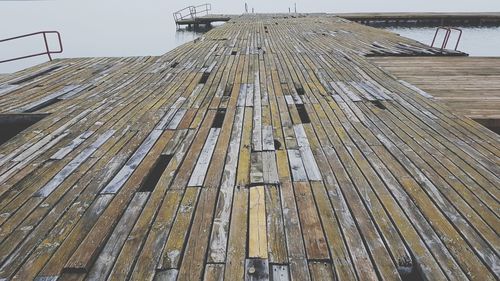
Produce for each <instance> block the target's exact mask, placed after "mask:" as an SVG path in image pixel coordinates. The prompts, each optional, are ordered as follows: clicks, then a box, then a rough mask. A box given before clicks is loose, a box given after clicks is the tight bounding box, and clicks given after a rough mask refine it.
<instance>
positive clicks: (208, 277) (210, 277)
mask: <svg viewBox="0 0 500 281" xmlns="http://www.w3.org/2000/svg"><path fill="white" fill-rule="evenodd" d="M203 280H204V281H223V280H224V265H223V264H207V266H206V267H205V274H204V275H203Z"/></svg>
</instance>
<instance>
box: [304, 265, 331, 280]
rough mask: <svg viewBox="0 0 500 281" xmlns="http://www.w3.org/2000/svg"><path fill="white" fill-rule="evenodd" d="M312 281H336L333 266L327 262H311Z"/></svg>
mask: <svg viewBox="0 0 500 281" xmlns="http://www.w3.org/2000/svg"><path fill="white" fill-rule="evenodd" d="M309 271H310V272H311V280H318V281H319V280H335V275H334V274H333V271H332V265H331V264H329V263H326V262H309Z"/></svg>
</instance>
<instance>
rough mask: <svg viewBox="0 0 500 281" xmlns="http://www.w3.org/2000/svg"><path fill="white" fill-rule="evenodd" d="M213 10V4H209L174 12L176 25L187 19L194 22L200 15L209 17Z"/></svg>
mask: <svg viewBox="0 0 500 281" xmlns="http://www.w3.org/2000/svg"><path fill="white" fill-rule="evenodd" d="M211 10H212V4H209V3H207V4H202V5H199V6H188V7H186V8H184V9H181V10H179V11H177V12H174V20H175V22H176V23H177V22H180V21H182V20H186V19H192V20H194V19H196V18H197V17H198V16H200V15H202V16H204V15H208V14H209V12H210V11H211Z"/></svg>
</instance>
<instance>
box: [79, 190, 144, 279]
mask: <svg viewBox="0 0 500 281" xmlns="http://www.w3.org/2000/svg"><path fill="white" fill-rule="evenodd" d="M148 197H149V194H148V193H144V192H140V193H137V194H136V195H135V196H134V198H133V199H132V201H131V202H130V207H129V208H127V210H126V211H125V213H124V214H123V216H122V218H121V219H120V221H119V222H118V225H117V227H116V228H115V230H114V231H113V234H111V236H110V237H109V240H108V243H106V246H104V248H103V250H102V251H101V253H100V254H99V257H98V258H97V260H96V262H95V264H94V266H93V267H92V268H91V269H90V271H89V273H88V275H87V278H89V279H92V280H106V279H107V276H108V274H109V273H110V271H111V269H112V267H113V264H114V262H115V260H116V258H117V257H118V254H119V253H120V250H121V247H122V246H123V244H124V243H125V239H127V234H128V233H129V232H130V231H131V230H132V227H133V226H134V221H135V220H136V219H137V217H138V216H139V214H140V212H141V210H142V207H143V206H144V204H145V203H146V200H147V199H148Z"/></svg>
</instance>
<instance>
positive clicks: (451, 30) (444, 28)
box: [431, 26, 462, 51]
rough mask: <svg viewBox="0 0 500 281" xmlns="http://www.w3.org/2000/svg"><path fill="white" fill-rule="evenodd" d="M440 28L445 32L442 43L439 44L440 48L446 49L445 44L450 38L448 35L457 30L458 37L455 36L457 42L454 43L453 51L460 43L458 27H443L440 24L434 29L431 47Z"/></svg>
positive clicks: (460, 37)
mask: <svg viewBox="0 0 500 281" xmlns="http://www.w3.org/2000/svg"><path fill="white" fill-rule="evenodd" d="M441 30H444V31H445V32H446V33H445V35H444V38H443V43H442V44H441V50H444V49H446V46H448V41H449V40H450V36H451V34H452V33H453V31H457V32H458V38H457V43H456V44H455V49H454V50H455V51H456V50H457V49H458V44H460V39H462V30H461V29H460V28H456V27H444V26H440V27H438V28H437V29H436V33H435V34H434V38H433V39H432V43H431V47H434V43H436V38H437V36H438V34H439V32H440V31H441Z"/></svg>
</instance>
